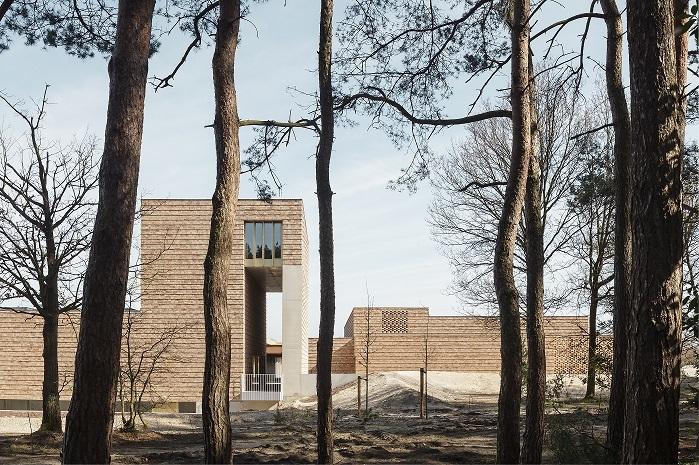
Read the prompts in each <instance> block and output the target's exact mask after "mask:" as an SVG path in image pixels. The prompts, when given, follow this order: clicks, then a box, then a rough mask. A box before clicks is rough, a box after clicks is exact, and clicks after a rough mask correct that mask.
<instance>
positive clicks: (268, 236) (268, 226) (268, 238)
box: [265, 223, 274, 260]
mask: <svg viewBox="0 0 699 465" xmlns="http://www.w3.org/2000/svg"><path fill="white" fill-rule="evenodd" d="M273 241H274V237H273V235H272V223H265V260H271V259H272V247H273V245H272V244H273Z"/></svg>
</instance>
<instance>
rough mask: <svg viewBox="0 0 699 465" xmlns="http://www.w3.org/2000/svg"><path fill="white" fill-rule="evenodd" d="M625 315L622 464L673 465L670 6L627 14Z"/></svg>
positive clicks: (675, 155) (678, 280) (674, 88)
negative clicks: (628, 254)
mask: <svg viewBox="0 0 699 465" xmlns="http://www.w3.org/2000/svg"><path fill="white" fill-rule="evenodd" d="M627 11H628V13H627V22H628V41H629V63H630V73H629V74H630V78H631V131H632V132H631V136H632V140H634V145H633V148H632V150H633V152H632V160H633V181H634V190H633V195H632V198H633V281H632V282H633V305H632V307H631V312H630V314H629V324H628V328H629V341H628V359H627V363H628V366H627V376H628V378H627V383H626V384H627V385H626V415H625V428H624V441H623V454H622V460H623V462H625V463H626V462H627V463H677V459H678V455H677V454H678V434H679V388H680V347H681V337H682V308H681V304H682V252H683V237H682V182H681V171H682V157H681V148H682V140H681V138H680V137H681V135H682V134H683V132H684V120H683V117H684V115H683V111H682V86H683V83H682V82H680V81H681V76H680V75H679V74H680V73H678V72H677V63H678V62H679V61H682V60H681V58H680V60H678V59H677V57H676V55H675V53H676V41H675V34H674V26H675V17H674V5H673V1H672V0H653V1H648V0H630V1H629V3H628V8H627Z"/></svg>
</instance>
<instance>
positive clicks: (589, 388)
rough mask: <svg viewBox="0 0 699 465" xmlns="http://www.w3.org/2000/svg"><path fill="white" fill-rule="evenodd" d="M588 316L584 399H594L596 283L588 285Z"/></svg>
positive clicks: (595, 371)
mask: <svg viewBox="0 0 699 465" xmlns="http://www.w3.org/2000/svg"><path fill="white" fill-rule="evenodd" d="M590 288H591V289H590V290H591V292H590V307H589V310H590V315H589V316H588V322H589V323H588V325H589V329H588V331H589V333H590V336H589V337H588V339H587V381H586V383H585V384H586V386H585V397H587V398H591V397H595V378H596V373H597V366H596V361H597V306H598V301H599V285H598V284H597V282H594V283H591V284H590Z"/></svg>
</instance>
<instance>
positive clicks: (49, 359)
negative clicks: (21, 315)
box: [39, 314, 63, 433]
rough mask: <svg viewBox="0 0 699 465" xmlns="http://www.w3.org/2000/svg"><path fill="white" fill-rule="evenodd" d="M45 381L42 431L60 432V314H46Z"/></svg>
mask: <svg viewBox="0 0 699 465" xmlns="http://www.w3.org/2000/svg"><path fill="white" fill-rule="evenodd" d="M43 319H44V328H43V343H44V351H43V356H44V381H43V384H42V389H41V404H42V416H41V427H40V428H39V430H41V431H50V432H54V433H60V432H62V431H63V425H62V424H61V403H60V396H59V392H58V391H59V388H58V316H57V315H55V314H53V315H46V316H44V318H43Z"/></svg>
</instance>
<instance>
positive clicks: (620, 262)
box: [600, 0, 632, 462]
mask: <svg viewBox="0 0 699 465" xmlns="http://www.w3.org/2000/svg"><path fill="white" fill-rule="evenodd" d="M600 3H601V6H602V11H603V12H604V14H605V16H606V18H605V23H606V26H607V57H606V72H605V78H606V83H607V95H608V98H609V107H610V110H611V113H612V119H613V121H614V184H615V186H616V189H615V213H614V309H613V338H614V342H613V354H612V384H611V388H610V392H609V414H608V418H607V446H608V447H609V449H610V450H612V451H613V455H614V457H613V458H614V460H615V461H616V462H618V461H620V460H621V455H620V454H621V450H622V442H623V438H624V412H625V407H624V405H625V397H626V394H625V393H626V357H627V346H628V342H627V329H628V328H627V322H628V315H629V313H630V312H631V270H632V268H631V266H632V262H631V260H632V251H631V249H632V229H631V202H632V199H631V187H632V181H631V121H630V116H629V109H628V105H627V102H626V94H625V92H624V83H623V80H622V64H623V48H624V45H623V44H624V42H623V40H624V27H623V23H622V20H621V14H620V13H619V8H618V7H617V4H616V1H615V0H601V2H600Z"/></svg>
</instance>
